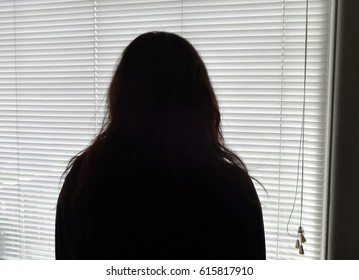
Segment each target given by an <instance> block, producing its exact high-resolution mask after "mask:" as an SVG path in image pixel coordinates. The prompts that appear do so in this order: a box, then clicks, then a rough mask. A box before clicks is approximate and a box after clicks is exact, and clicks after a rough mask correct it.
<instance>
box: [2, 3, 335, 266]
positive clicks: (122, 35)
mask: <svg viewBox="0 0 359 280" xmlns="http://www.w3.org/2000/svg"><path fill="white" fill-rule="evenodd" d="M330 4H331V1H326V0H311V1H309V25H308V28H309V33H308V63H307V90H306V110H305V143H304V145H305V149H304V155H305V162H304V165H305V168H304V197H303V222H302V224H303V227H304V228H305V231H306V235H305V236H306V238H307V240H308V241H307V243H306V244H305V255H304V256H302V255H298V252H297V250H296V249H295V248H294V244H295V238H293V237H290V236H289V235H288V234H287V223H288V221H289V218H290V215H291V212H292V207H293V203H294V202H295V197H296V184H297V169H298V155H299V140H300V130H301V120H302V110H303V79H304V40H305V36H304V35H305V0H297V1H295V0H286V1H284V0H283V1H282V0H280V1H279V0H253V1H249V0H225V1H220V2H219V1H215V0H178V1H172V0H162V1H152V0H135V1H130V0H127V1H123V0H119V1H115V0H98V1H74V0H67V1H57V0H54V1H45V0H37V1H30V0H16V1H15V0H8V1H0V127H1V130H0V158H1V160H0V258H6V259H18V258H26V259H48V258H50V259H51V258H54V217H55V207H56V200H57V196H58V193H59V189H60V186H61V185H60V183H59V181H60V176H61V174H62V172H63V170H64V169H65V167H66V164H67V162H68V160H69V159H70V158H71V157H72V156H73V155H75V154H76V153H77V152H79V151H80V150H81V149H83V148H85V147H86V146H87V145H88V144H89V143H90V141H91V139H92V138H93V137H94V136H95V135H96V133H97V132H98V129H99V128H100V126H101V122H102V118H103V116H104V112H105V107H104V100H105V96H106V91H107V88H108V84H109V81H110V80H111V77H112V73H113V70H114V68H115V66H116V64H117V62H118V60H119V58H120V56H121V52H122V50H123V48H124V47H125V46H127V45H128V44H129V42H130V41H131V40H132V39H134V38H135V37H136V36H137V35H139V34H141V33H143V32H146V31H152V30H163V31H169V32H175V33H178V34H181V35H183V36H184V37H185V38H188V39H189V40H190V41H191V42H192V43H193V44H194V46H195V47H196V49H197V50H198V51H199V52H200V54H201V55H202V58H203V59H204V61H205V63H206V65H207V67H208V70H209V74H210V77H211V80H212V82H213V85H214V87H215V90H216V94H217V98H218V100H219V103H220V108H221V113H222V123H223V131H224V135H225V141H226V143H227V144H228V146H229V147H231V148H232V149H233V150H235V151H236V152H237V153H238V154H239V155H240V156H241V157H242V158H243V159H244V161H245V162H246V163H247V165H248V169H249V170H250V173H251V175H253V176H254V177H255V178H256V179H258V180H259V181H260V182H261V183H262V184H263V185H264V187H265V188H266V190H267V194H266V192H265V191H264V190H263V189H262V188H261V187H260V186H259V185H258V184H256V188H257V191H258V193H259V195H260V199H261V201H262V205H263V211H264V219H265V231H266V242H267V257H268V258H269V259H318V258H321V257H322V255H321V253H322V247H323V239H322V235H323V231H324V230H325V225H324V218H323V217H324V207H325V204H324V191H325V176H326V174H325V172H326V164H327V163H326V157H325V154H326V139H327V131H326V127H327V122H328V117H327V100H328V96H327V82H328V77H327V72H328V71H327V68H328V47H329V18H330V11H331V5H330ZM299 179H300V178H299ZM298 195H299V194H298ZM298 195H297V200H296V203H295V206H294V210H293V214H292V218H291V219H290V221H289V226H288V231H289V232H290V233H291V234H296V231H297V228H298V225H299V213H300V205H299V200H298Z"/></svg>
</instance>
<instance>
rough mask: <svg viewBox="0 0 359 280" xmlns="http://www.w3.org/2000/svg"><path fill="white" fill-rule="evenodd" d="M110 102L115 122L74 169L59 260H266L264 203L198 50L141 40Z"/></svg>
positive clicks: (63, 201) (166, 37)
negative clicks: (234, 145) (228, 135)
mask: <svg viewBox="0 0 359 280" xmlns="http://www.w3.org/2000/svg"><path fill="white" fill-rule="evenodd" d="M181 44H182V45H181ZM178 46H180V47H178ZM151 48H152V49H151ZM131 55H132V57H133V58H131ZM141 56H142V57H143V59H142V60H139V62H141V63H139V62H138V63H137V64H136V59H139V57H141ZM151 56H153V57H154V58H153V60H151ZM181 56H182V57H181ZM155 59H156V60H155ZM186 59H187V60H186ZM154 61H155V62H156V63H157V62H158V64H155V63H153V62H154ZM186 63H188V65H186ZM153 67H154V68H153ZM186 67H187V68H186ZM151 69H152V70H151ZM167 72H168V73H167ZM108 98H109V99H108V109H109V115H108V120H107V123H105V125H104V127H103V129H102V131H101V132H100V134H99V135H98V137H97V138H96V139H95V140H94V142H93V143H92V144H91V145H90V146H89V147H88V148H87V149H86V150H84V151H83V152H82V153H81V154H80V155H78V156H76V157H74V158H73V160H72V161H71V162H70V164H69V166H68V169H67V171H68V174H67V175H66V178H65V182H64V185H63V188H62V190H61V193H60V197H59V201H58V206H57V215H56V258H57V259H265V241H264V227H263V217H262V210H261V205H260V201H259V199H258V196H257V193H256V190H255V188H254V186H253V183H252V181H251V178H250V176H249V174H248V172H247V170H246V168H245V165H244V163H243V162H242V161H241V160H240V159H239V158H238V156H236V155H235V154H234V153H233V152H231V151H230V150H229V149H227V148H226V147H225V146H224V144H223V138H222V135H221V131H220V114H219V110H218V104H217V101H216V99H215V96H214V92H213V89H212V87H211V84H210V82H209V78H208V74H207V71H206V69H205V67H204V64H203V62H202V60H201V59H200V58H199V56H198V54H197V52H195V50H194V49H193V47H192V46H191V45H190V44H189V43H188V42H187V41H186V40H184V39H183V38H181V37H179V36H177V35H174V34H171V33H165V32H151V33H147V34H143V35H141V36H139V37H138V38H136V39H135V40H134V41H133V42H132V43H131V44H130V45H129V47H128V48H127V49H126V50H125V52H124V55H123V57H122V60H121V63H120V65H119V67H118V68H117V71H116V73H115V75H114V79H113V81H112V84H111V86H110V89H109V97H108ZM136 110H137V111H136Z"/></svg>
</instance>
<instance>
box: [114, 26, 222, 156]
mask: <svg viewBox="0 0 359 280" xmlns="http://www.w3.org/2000/svg"><path fill="white" fill-rule="evenodd" d="M107 131H108V133H109V135H112V136H114V135H116V136H117V137H119V138H120V139H121V140H122V141H124V142H126V144H127V145H129V146H131V147H132V148H134V146H136V145H137V146H139V147H137V148H138V149H141V148H143V149H146V148H148V149H153V148H155V147H157V146H159V145H160V146H161V147H157V148H158V149H161V148H163V149H166V148H168V149H170V150H173V149H179V150H180V151H179V152H180V154H182V155H183V154H184V153H185V154H186V153H191V154H192V155H193V153H196V152H200V149H207V150H208V149H209V150H210V149H213V148H215V146H216V144H218V143H217V142H218V141H219V142H221V141H222V136H221V132H220V113H219V109H218V104H217V100H216V97H215V94H214V91H213V88H212V85H211V83H210V80H209V77H208V73H207V70H206V67H205V65H204V63H203V61H202V59H201V57H200V56H199V54H198V52H197V51H196V50H195V49H194V47H193V46H192V45H191V44H190V43H189V42H188V41H187V40H186V39H184V38H182V37H180V36H178V35H175V34H172V33H167V32H149V33H145V34H142V35H140V36H138V37H137V38H136V39H134V40H133V41H132V42H131V43H130V44H129V45H128V47H127V48H126V49H125V50H124V52H123V54H122V58H121V61H120V63H119V65H118V67H117V69H116V71H115V74H114V77H113V80H112V83H111V85H110V88H109V92H108V127H107ZM132 145H134V146H132ZM167 152H168V151H167ZM173 152H175V151H173Z"/></svg>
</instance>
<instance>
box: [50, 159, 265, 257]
mask: <svg viewBox="0 0 359 280" xmlns="http://www.w3.org/2000/svg"><path fill="white" fill-rule="evenodd" d="M233 170H234V169H232V168H231V167H229V165H228V166H227V167H226V168H225V170H224V171H223V170H222V171H223V172H222V173H221V174H222V175H223V176H222V175H216V174H218V173H216V172H212V171H209V169H206V168H203V169H192V170H187V171H183V172H182V174H181V172H179V173H178V174H180V176H181V177H180V178H176V179H174V177H171V176H172V175H168V174H167V175H166V174H161V175H159V176H157V177H156V176H153V177H152V178H151V179H148V178H146V179H144V178H137V180H135V181H136V183H135V185H136V186H141V189H140V188H139V187H137V188H135V187H134V188H132V189H133V190H132V189H131V188H127V189H126V188H125V187H122V188H121V186H124V181H122V184H120V185H118V186H117V187H116V188H112V191H111V192H107V193H106V187H107V186H99V188H101V187H102V188H103V191H100V192H99V195H96V199H94V200H93V203H91V205H90V206H86V207H88V208H86V209H85V210H86V212H85V213H87V214H79V213H78V212H77V210H76V209H77V208H76V207H70V204H69V201H68V199H67V197H68V196H64V198H63V199H62V200H61V201H60V200H59V202H58V205H57V213H56V259H118V260H123V259H132V260H138V259H172V260H181V259H184V260H187V259H188V260H193V259H265V257H266V252H265V239H264V227H263V217H262V210H261V206H260V203H259V199H258V196H257V193H256V191H255V189H254V186H253V183H252V181H251V179H250V177H249V176H248V174H247V172H245V171H240V173H238V170H237V171H233ZM77 172H78V168H77V167H76V165H75V166H74V167H73V168H72V169H71V170H70V172H69V174H68V175H67V177H66V179H65V183H64V187H65V185H66V188H67V189H70V190H71V189H74V188H76V184H75V180H76V176H77ZM178 174H177V175H178ZM117 176H119V175H118V174H117ZM151 182H152V183H151ZM154 182H156V183H154ZM129 184H130V183H129ZM115 185H116V184H115ZM132 186H134V183H133V182H132ZM122 189H126V190H122ZM100 193H106V195H100Z"/></svg>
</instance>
